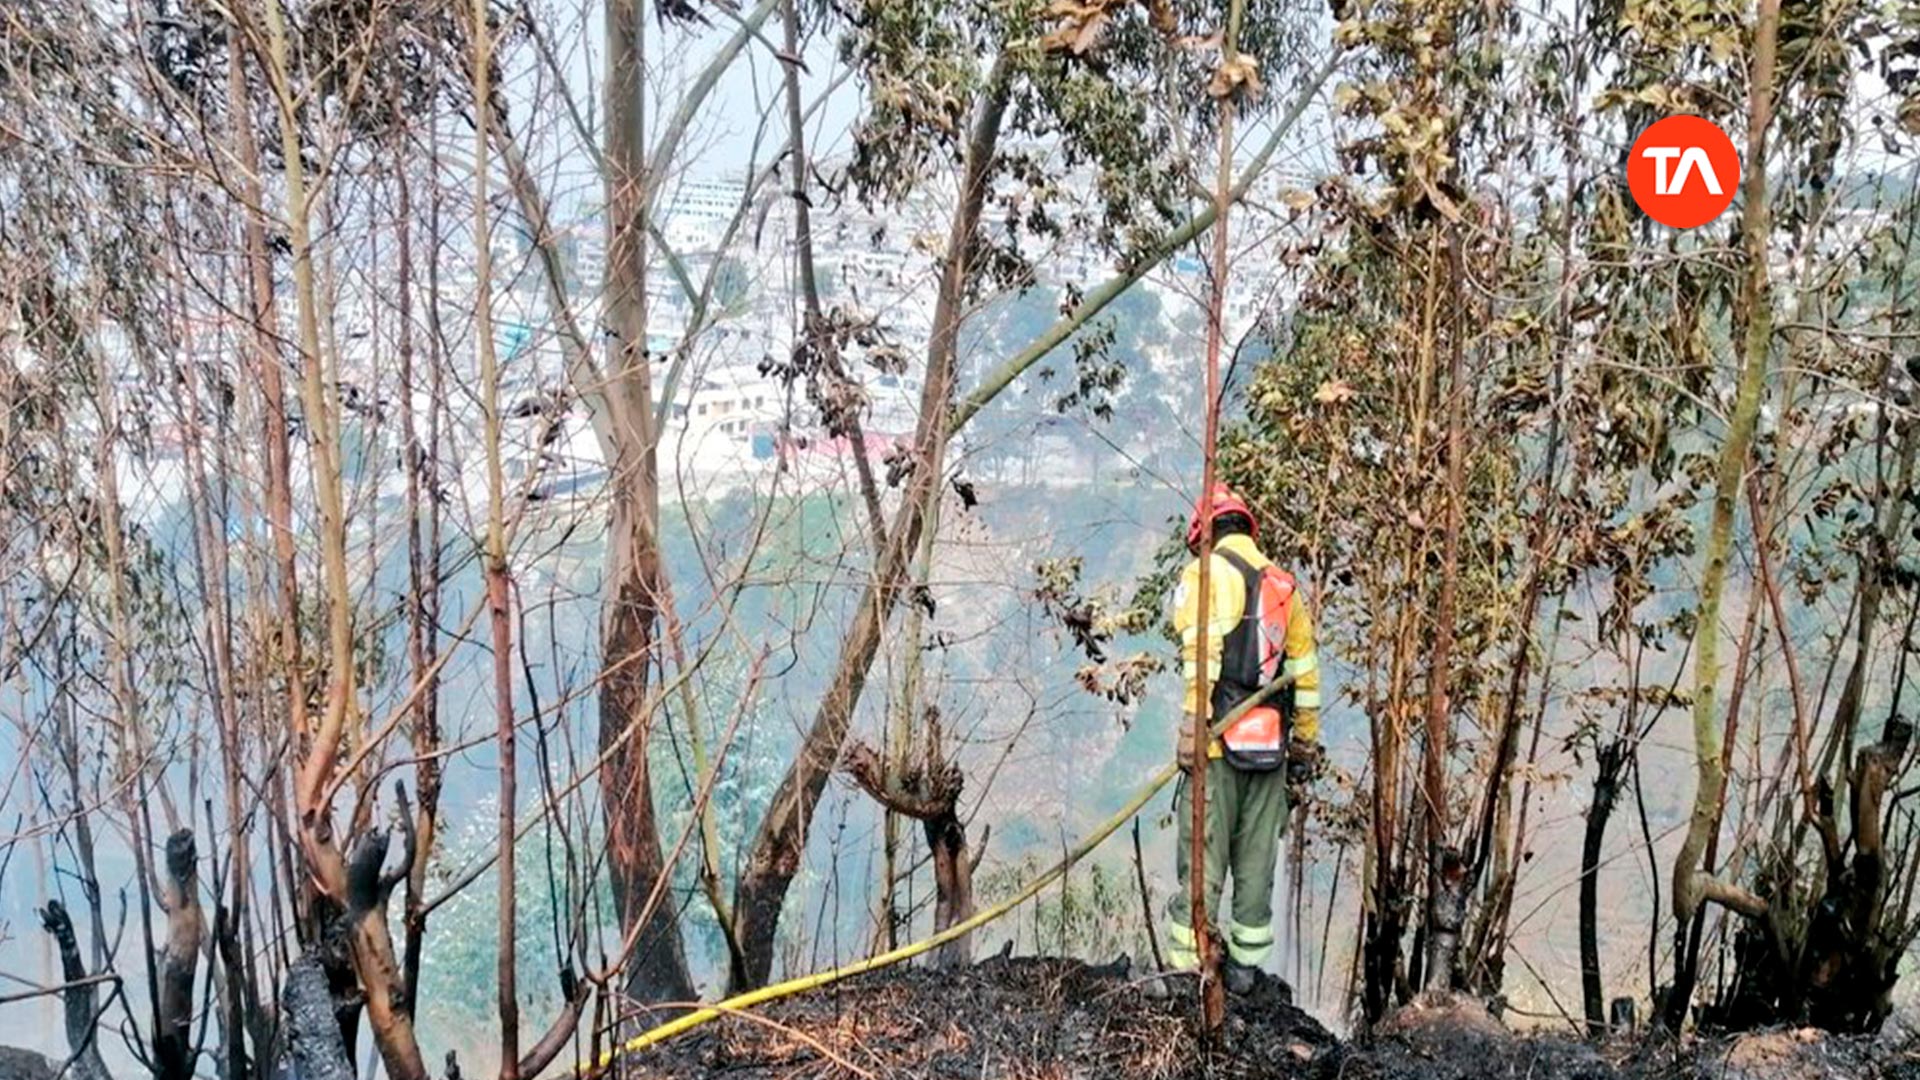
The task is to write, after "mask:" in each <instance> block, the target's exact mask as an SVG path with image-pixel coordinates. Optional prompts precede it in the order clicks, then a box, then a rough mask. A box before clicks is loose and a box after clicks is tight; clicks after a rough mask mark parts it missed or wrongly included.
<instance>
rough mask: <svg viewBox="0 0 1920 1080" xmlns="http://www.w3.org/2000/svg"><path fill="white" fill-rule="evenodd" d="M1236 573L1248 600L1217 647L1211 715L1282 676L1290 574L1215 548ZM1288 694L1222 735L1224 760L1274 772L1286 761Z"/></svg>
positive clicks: (1290, 604)
mask: <svg viewBox="0 0 1920 1080" xmlns="http://www.w3.org/2000/svg"><path fill="white" fill-rule="evenodd" d="M1215 553H1216V554H1218V555H1219V556H1220V557H1221V558H1223V559H1225V560H1227V562H1229V563H1231V564H1232V565H1233V568H1234V569H1236V570H1238V571H1240V578H1241V581H1242V583H1243V584H1244V586H1245V588H1246V597H1247V602H1246V604H1245V606H1244V611H1243V612H1242V614H1241V616H1240V622H1239V624H1238V625H1236V626H1235V627H1234V628H1233V629H1232V630H1230V631H1228V633H1227V635H1226V638H1225V640H1223V641H1222V642H1221V645H1220V678H1219V680H1218V681H1217V682H1215V683H1214V687H1213V695H1212V696H1213V715H1214V716H1225V715H1226V714H1227V713H1229V712H1232V711H1233V709H1234V707H1235V706H1237V705H1239V704H1240V703H1241V702H1242V701H1245V700H1246V699H1247V698H1249V697H1252V696H1253V693H1254V691H1256V690H1258V689H1260V688H1261V687H1262V686H1265V685H1266V684H1268V683H1270V682H1272V681H1273V680H1274V679H1276V678H1279V677H1280V668H1281V664H1282V663H1283V662H1284V661H1285V660H1286V649H1287V617H1288V615H1289V613H1291V612H1292V610H1293V592H1294V581H1293V575H1292V574H1289V573H1287V572H1286V571H1285V570H1282V569H1280V568H1279V567H1277V566H1273V565H1271V564H1269V565H1267V566H1259V567H1257V566H1254V565H1253V564H1252V563H1249V562H1248V561H1246V560H1245V559H1243V558H1241V557H1240V556H1238V555H1236V554H1234V553H1233V552H1231V551H1226V550H1217V551H1216V552H1215ZM1291 699H1292V694H1291V693H1286V692H1283V693H1282V694H1281V695H1279V697H1278V698H1270V699H1268V701H1266V702H1264V703H1262V704H1261V705H1260V706H1258V707H1257V708H1253V709H1249V710H1248V711H1247V714H1246V715H1245V716H1243V717H1241V718H1240V719H1239V720H1236V721H1235V722H1234V723H1233V725H1232V726H1231V727H1229V728H1227V730H1225V731H1223V732H1221V733H1220V744H1221V746H1222V747H1224V748H1225V751H1226V759H1227V762H1228V763H1229V764H1231V765H1233V766H1234V767H1235V768H1238V769H1244V770H1246V771H1248V772H1267V771H1271V770H1273V769H1278V768H1279V767H1280V766H1282V765H1284V764H1286V760H1287V721H1288V716H1289V714H1290V713H1291V712H1292V709H1291V708H1290V706H1289V702H1290V701H1291Z"/></svg>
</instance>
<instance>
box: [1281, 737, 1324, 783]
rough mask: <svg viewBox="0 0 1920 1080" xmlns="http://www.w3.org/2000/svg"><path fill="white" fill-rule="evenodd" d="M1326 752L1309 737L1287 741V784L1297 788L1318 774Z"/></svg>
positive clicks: (1309, 781) (1311, 780)
mask: <svg viewBox="0 0 1920 1080" xmlns="http://www.w3.org/2000/svg"><path fill="white" fill-rule="evenodd" d="M1325 760H1326V752H1325V751H1324V750H1322V749H1320V744H1319V743H1317V742H1314V741H1312V740H1310V739H1292V740H1290V741H1288V743H1287V786H1289V787H1291V788H1293V789H1295V790H1299V789H1300V788H1304V787H1306V786H1307V785H1308V784H1311V783H1313V781H1314V778H1315V777H1318V776H1319V775H1320V766H1321V765H1322V764H1323V763H1324V762H1325Z"/></svg>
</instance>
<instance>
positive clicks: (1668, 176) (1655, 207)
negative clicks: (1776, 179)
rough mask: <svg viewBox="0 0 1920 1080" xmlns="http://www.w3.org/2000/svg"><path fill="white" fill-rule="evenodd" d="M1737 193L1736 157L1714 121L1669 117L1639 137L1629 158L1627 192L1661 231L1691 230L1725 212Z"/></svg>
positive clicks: (1738, 169)
mask: <svg viewBox="0 0 1920 1080" xmlns="http://www.w3.org/2000/svg"><path fill="white" fill-rule="evenodd" d="M1739 187H1740V153H1739V151H1737V150H1735V149H1734V148H1733V140H1732V139H1729V138H1727V133H1726V132H1724V131H1721V130H1720V128H1719V126H1718V125H1716V124H1715V123H1714V122H1713V121H1711V120H1707V119H1703V118H1701V117H1698V116H1669V117H1667V118H1666V119H1665V120H1661V121H1658V122H1656V123H1654V124H1652V125H1650V126H1648V128H1647V130H1645V131H1643V132H1641V133H1640V137H1639V138H1638V139H1636V140H1634V143H1633V149H1632V150H1631V151H1629V152H1628V153H1627V188H1628V190H1630V191H1632V192H1633V201H1634V202H1635V203H1637V204H1638V205H1639V207H1640V209H1641V211H1642V212H1643V213H1645V214H1646V215H1647V216H1648V217H1650V218H1652V219H1653V220H1655V221H1657V222H1659V223H1660V224H1662V225H1666V226H1668V227H1670V228H1675V229H1693V228H1698V227H1699V226H1701V225H1705V224H1706V223H1707V222H1709V221H1712V220H1713V219H1714V218H1717V217H1719V216H1720V215H1721V214H1722V213H1725V212H1726V209H1727V207H1728V205H1730V204H1731V203H1732V202H1733V193H1734V191H1735V190H1736V189H1738V188H1739Z"/></svg>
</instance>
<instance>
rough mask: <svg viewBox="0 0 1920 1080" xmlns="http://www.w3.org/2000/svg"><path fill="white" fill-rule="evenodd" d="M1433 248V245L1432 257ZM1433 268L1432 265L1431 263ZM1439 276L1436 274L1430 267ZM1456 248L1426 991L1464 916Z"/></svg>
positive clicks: (1448, 973)
mask: <svg viewBox="0 0 1920 1080" xmlns="http://www.w3.org/2000/svg"><path fill="white" fill-rule="evenodd" d="M1438 245H1439V241H1438V239H1437V238H1436V240H1435V251H1434V254H1435V255H1437V254H1438V250H1437V248H1438ZM1436 261H1437V260H1436ZM1435 270H1436V271H1437V270H1438V267H1435ZM1462 272H1463V271H1462V268H1461V266H1460V249H1459V240H1458V238H1457V237H1453V238H1449V241H1448V243H1447V276H1448V278H1449V280H1450V281H1451V283H1452V293H1453V296H1452V299H1453V319H1452V320H1451V324H1450V327H1449V333H1448V338H1449V341H1448V360H1447V492H1446V498H1447V516H1446V524H1445V526H1444V528H1443V533H1442V539H1441V549H1440V552H1441V553H1440V596H1439V601H1438V603H1437V604H1436V605H1435V608H1434V615H1433V618H1434V635H1433V656H1432V659H1431V660H1430V661H1429V662H1428V668H1427V709H1426V711H1427V718H1426V719H1427V746H1426V790H1425V795H1426V798H1425V803H1426V805H1425V808H1424V809H1425V813H1426V840H1427V919H1426V944H1427V956H1426V966H1425V968H1424V972H1425V982H1426V984H1427V985H1439V986H1442V987H1446V986H1450V985H1451V983H1452V980H1453V966H1454V965H1453V960H1454V951H1455V949H1456V948H1457V946H1458V945H1459V943H1460V922H1461V919H1462V917H1463V916H1464V914H1465V912H1464V903H1465V899H1466V898H1465V896H1464V895H1463V889H1464V886H1465V873H1464V867H1463V866H1462V865H1461V862H1460V854H1459V852H1457V851H1455V850H1454V849H1453V848H1452V846H1451V844H1450V840H1449V836H1448V816H1449V815H1448V806H1447V795H1448V793H1447V757H1448V753H1449V746H1450V744H1451V741H1452V726H1453V725H1452V703H1451V700H1450V694H1449V691H1448V685H1447V682H1448V679H1449V678H1450V677H1451V675H1452V663H1453V636H1454V628H1453V619H1454V607H1455V593H1456V592H1457V591H1458V587H1459V578H1460V520H1461V516H1462V515H1461V505H1460V504H1461V502H1462V501H1463V500H1464V498H1465V496H1466V438H1465V426H1466V407H1467V406H1466V398H1467V394H1468V388H1467V386H1466V382H1465V379H1464V377H1463V375H1464V372H1463V360H1462V353H1463V352H1464V349H1463V348H1462V345H1461V337H1462V334H1463V332H1464V329H1465V327H1464V325H1463V324H1464V321H1465V313H1464V312H1463V311H1462V310H1461V309H1462V306H1463V301H1462V299H1461V289H1460V278H1461V275H1462Z"/></svg>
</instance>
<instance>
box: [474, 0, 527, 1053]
mask: <svg viewBox="0 0 1920 1080" xmlns="http://www.w3.org/2000/svg"><path fill="white" fill-rule="evenodd" d="M468 14H469V19H470V26H471V31H470V32H471V34H472V36H473V101H474V106H473V107H474V110H475V112H477V113H478V114H479V119H478V121H477V122H476V123H475V124H474V131H473V233H474V248H475V251H476V252H477V254H476V258H475V271H474V276H475V279H476V281H477V284H478V291H479V296H478V298H477V304H476V308H475V311H474V320H473V322H474V337H475V342H474V344H475V347H476V348H477V350H478V351H479V354H480V411H481V414H482V416H483V418H484V421H483V422H484V425H485V429H486V434H485V439H486V454H487V534H486V545H485V552H484V555H485V561H486V577H487V611H488V615H489V617H490V621H491V623H492V630H493V710H494V718H495V721H496V726H495V734H494V752H495V753H496V754H498V755H499V762H498V766H499V777H500V781H499V783H500V792H499V800H498V801H499V807H498V826H497V827H498V830H499V835H498V842H499V856H498V859H497V861H496V863H497V866H498V870H499V875H500V877H499V887H498V889H497V890H496V892H497V893H498V894H499V895H498V904H497V907H498V910H499V922H498V925H497V927H496V930H497V933H498V937H499V945H498V953H497V955H496V964H495V970H496V973H497V974H496V978H495V982H496V990H497V994H496V1002H497V1006H498V1008H499V1012H500V1080H517V1075H516V1069H517V1068H518V1066H519V1064H520V1002H519V999H518V997H517V996H516V991H515V989H514V984H515V981H516V980H515V976H516V974H517V972H516V971H515V960H516V958H517V956H518V944H517V942H516V940H515V937H516V935H515V933H514V920H513V912H514V893H515V891H516V889H517V887H518V881H517V880H516V878H515V876H514V849H513V841H514V833H515V829H514V824H515V823H514V813H515V810H516V809H517V806H516V803H517V801H518V800H517V799H516V797H515V795H516V783H515V781H516V780H517V779H518V777H517V775H516V773H515V771H514V770H515V757H516V755H515V753H514V750H515V746H514V737H513V617H512V613H511V604H510V600H509V597H508V589H509V585H508V572H507V524H506V523H507V505H506V482H505V480H504V478H503V477H502V474H501V470H500V439H501V427H500V357H499V355H498V353H497V351H496V350H495V347H494V342H493V224H492V220H491V213H492V207H491V206H490V205H489V204H488V202H487V199H488V197H489V196H488V193H487V180H488V175H487V173H488V169H489V168H490V165H489V163H488V160H487V150H488V144H489V141H490V135H491V132H492V121H491V120H490V119H489V113H490V112H491V111H492V108H493V41H492V37H491V34H490V32H489V29H488V26H487V20H488V18H489V15H488V12H487V3H486V0H473V6H472V8H471V9H470V11H469V13H468Z"/></svg>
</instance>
